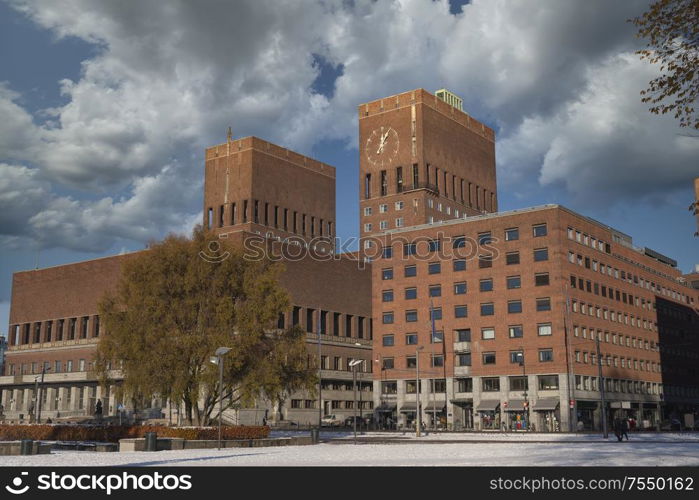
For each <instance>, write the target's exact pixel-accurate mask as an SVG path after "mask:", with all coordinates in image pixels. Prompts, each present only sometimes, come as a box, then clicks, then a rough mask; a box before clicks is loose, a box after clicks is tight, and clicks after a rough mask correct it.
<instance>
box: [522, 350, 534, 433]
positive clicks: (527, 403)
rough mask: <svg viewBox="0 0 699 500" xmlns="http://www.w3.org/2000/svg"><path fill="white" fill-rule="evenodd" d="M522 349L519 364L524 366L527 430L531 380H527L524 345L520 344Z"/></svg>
mask: <svg viewBox="0 0 699 500" xmlns="http://www.w3.org/2000/svg"><path fill="white" fill-rule="evenodd" d="M520 349H521V350H522V351H521V352H520V354H519V365H520V366H521V367H522V376H523V377H524V394H523V396H524V411H525V416H526V419H527V430H529V429H530V426H531V422H530V421H529V395H528V394H527V389H528V388H529V381H528V380H527V368H526V365H525V364H524V347H521V346H520Z"/></svg>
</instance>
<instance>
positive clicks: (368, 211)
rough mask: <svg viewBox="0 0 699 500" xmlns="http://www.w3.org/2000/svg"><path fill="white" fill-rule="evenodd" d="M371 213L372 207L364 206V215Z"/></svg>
mask: <svg viewBox="0 0 699 500" xmlns="http://www.w3.org/2000/svg"><path fill="white" fill-rule="evenodd" d="M369 215H371V207H364V216H365V217H367V216H369Z"/></svg>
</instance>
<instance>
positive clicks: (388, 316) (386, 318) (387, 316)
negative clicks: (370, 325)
mask: <svg viewBox="0 0 699 500" xmlns="http://www.w3.org/2000/svg"><path fill="white" fill-rule="evenodd" d="M391 323H393V313H392V312H385V313H383V324H384V325H390V324H391Z"/></svg>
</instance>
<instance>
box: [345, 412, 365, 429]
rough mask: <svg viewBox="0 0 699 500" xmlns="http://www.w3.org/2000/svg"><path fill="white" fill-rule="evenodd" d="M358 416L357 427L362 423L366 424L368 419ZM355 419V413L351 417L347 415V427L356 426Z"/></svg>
mask: <svg viewBox="0 0 699 500" xmlns="http://www.w3.org/2000/svg"><path fill="white" fill-rule="evenodd" d="M356 418H357V427H359V426H361V425H366V419H364V418H362V417H359V416H358V417H356ZM354 419H355V417H354V415H353V416H351V417H347V418H346V419H345V426H346V427H354Z"/></svg>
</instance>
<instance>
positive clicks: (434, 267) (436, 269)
mask: <svg viewBox="0 0 699 500" xmlns="http://www.w3.org/2000/svg"><path fill="white" fill-rule="evenodd" d="M441 272H442V264H441V263H439V262H430V263H429V265H428V266H427V273H428V274H439V273H441Z"/></svg>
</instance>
